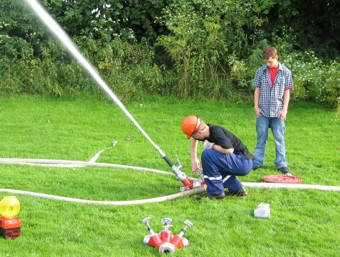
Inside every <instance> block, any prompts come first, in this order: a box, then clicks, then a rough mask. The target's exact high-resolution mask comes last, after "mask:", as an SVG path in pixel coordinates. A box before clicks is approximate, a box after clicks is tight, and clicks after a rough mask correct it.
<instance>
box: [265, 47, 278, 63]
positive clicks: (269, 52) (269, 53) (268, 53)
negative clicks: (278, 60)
mask: <svg viewBox="0 0 340 257" xmlns="http://www.w3.org/2000/svg"><path fill="white" fill-rule="evenodd" d="M262 56H263V59H266V60H268V59H269V58H270V57H276V56H278V53H277V50H276V48H275V47H272V46H268V47H267V48H266V49H265V50H264V52H263V55H262Z"/></svg>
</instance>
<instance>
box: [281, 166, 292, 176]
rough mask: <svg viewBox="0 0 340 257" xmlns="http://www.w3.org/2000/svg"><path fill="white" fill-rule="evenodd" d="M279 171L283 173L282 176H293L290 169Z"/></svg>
mask: <svg viewBox="0 0 340 257" xmlns="http://www.w3.org/2000/svg"><path fill="white" fill-rule="evenodd" d="M278 170H279V171H281V173H282V174H285V175H287V176H293V175H292V173H291V172H290V170H289V169H288V167H281V168H279V169H278Z"/></svg>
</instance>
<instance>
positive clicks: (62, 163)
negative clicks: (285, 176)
mask: <svg viewBox="0 0 340 257" xmlns="http://www.w3.org/2000/svg"><path fill="white" fill-rule="evenodd" d="M0 164H16V165H32V166H53V167H68V168H70V167H88V166H96V167H113V168H123V169H133V170H138V171H149V172H154V173H158V174H163V175H170V176H171V175H172V176H174V174H173V173H171V172H167V171H162V170H157V169H150V168H143V167H138V166H129V165H122V164H112V163H99V162H94V160H93V159H92V161H70V160H48V159H23V158H0ZM190 179H194V178H190ZM242 183H243V185H244V186H246V187H254V188H295V189H316V190H324V191H340V187H338V186H324V185H308V184H281V183H253V182H242ZM203 191H205V189H204V188H203V187H197V188H193V189H190V190H187V191H184V192H180V193H176V194H172V195H167V196H162V197H156V198H150V199H142V200H129V201H96V200H85V199H77V198H71V197H62V196H56V195H49V194H42V193H36V192H29V191H22V190H15V189H6V188H0V192H7V193H14V194H22V195H30V196H34V197H40V198H47V199H52V200H56V201H64V202H74V203H81V204H96V205H113V206H123V205H137V204H146V203H157V202H163V201H167V200H173V199H176V198H181V197H185V196H190V195H194V194H197V193H200V192H203Z"/></svg>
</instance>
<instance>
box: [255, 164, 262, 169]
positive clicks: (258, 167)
mask: <svg viewBox="0 0 340 257" xmlns="http://www.w3.org/2000/svg"><path fill="white" fill-rule="evenodd" d="M262 167H263V165H260V164H255V165H253V170H257V169H260V168H262Z"/></svg>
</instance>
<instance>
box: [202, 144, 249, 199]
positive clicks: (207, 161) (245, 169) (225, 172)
mask: <svg viewBox="0 0 340 257" xmlns="http://www.w3.org/2000/svg"><path fill="white" fill-rule="evenodd" d="M252 167H253V161H252V160H246V159H244V158H243V156H242V155H238V154H223V153H221V152H218V151H215V150H212V149H206V150H204V151H203V152H202V168H203V175H204V182H205V183H206V185H207V193H208V194H214V195H217V194H220V193H222V192H224V188H228V190H229V192H230V193H237V192H238V191H239V190H240V189H241V188H242V187H243V185H242V184H241V182H240V181H238V180H237V178H236V177H235V176H245V175H247V174H248V173H249V172H250V171H251V170H252Z"/></svg>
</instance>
